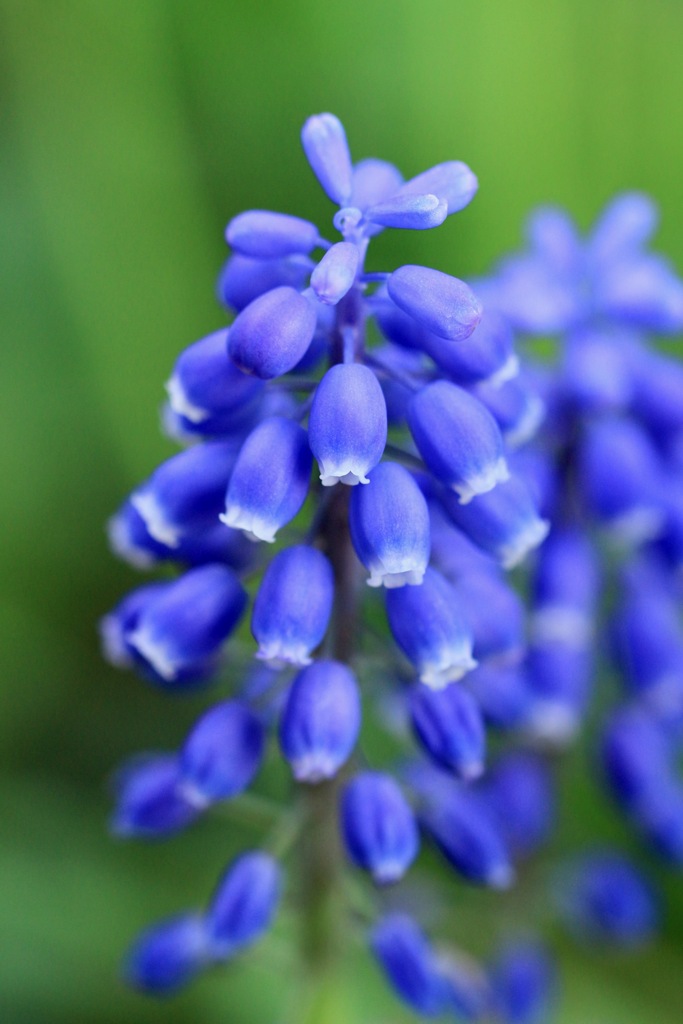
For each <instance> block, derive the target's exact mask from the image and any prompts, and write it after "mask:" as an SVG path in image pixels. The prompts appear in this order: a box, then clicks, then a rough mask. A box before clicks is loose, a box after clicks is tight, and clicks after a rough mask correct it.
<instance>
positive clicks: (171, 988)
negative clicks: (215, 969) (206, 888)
mask: <svg viewBox="0 0 683 1024" xmlns="http://www.w3.org/2000/svg"><path fill="white" fill-rule="evenodd" d="M209 961H210V957H209V951H208V948H207V941H206V930H205V927H204V921H203V919H202V917H201V916H200V915H199V914H179V915H177V916H176V917H171V918H169V919H168V920H166V921H161V922H159V924H155V925H153V926H152V927H151V928H148V929H147V930H146V931H144V932H143V933H142V934H141V935H139V936H138V938H137V939H136V940H135V942H134V943H133V945H132V946H131V947H130V949H129V950H128V952H127V954H126V957H125V960H124V963H123V977H124V980H125V981H126V982H127V983H128V984H129V985H131V986H132V987H133V988H136V989H139V990H140V991H142V992H147V993H149V994H151V995H169V994H171V993H173V992H177V991H178V989H180V988H182V987H183V985H186V984H187V983H188V982H189V981H191V980H192V979H193V978H194V977H195V976H196V975H197V974H199V972H200V971H201V970H202V969H203V968H204V967H206V966H208V963H209Z"/></svg>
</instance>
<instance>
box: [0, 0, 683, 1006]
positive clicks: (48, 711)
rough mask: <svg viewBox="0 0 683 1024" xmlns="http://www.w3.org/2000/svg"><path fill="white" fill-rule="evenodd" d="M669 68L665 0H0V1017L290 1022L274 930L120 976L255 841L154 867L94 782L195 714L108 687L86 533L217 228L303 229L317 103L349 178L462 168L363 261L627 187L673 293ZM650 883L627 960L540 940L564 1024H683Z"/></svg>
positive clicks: (601, 810) (102, 604)
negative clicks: (248, 947) (669, 270)
mask: <svg viewBox="0 0 683 1024" xmlns="http://www.w3.org/2000/svg"><path fill="white" fill-rule="evenodd" d="M682 44H683V5H682V4H681V3H680V2H679V0H514V2H513V0H509V2H508V0H486V2H482V0H422V2H420V3H418V2H416V0H394V2H392V3H388V2H387V3H384V2H378V0H362V2H361V0H347V2H346V3H343V4H342V3H339V4H325V3H321V2H319V0H318V2H313V0H290V2H289V3H275V2H272V0H261V3H259V4H256V3H246V2H242V3H240V2H238V0H193V2H180V0H82V2H80V0H0V76H1V81H2V91H3V99H2V104H1V108H0V118H1V120H2V132H1V133H0V148H1V159H0V189H1V190H2V191H1V194H0V219H1V221H2V224H3V227H4V232H3V233H4V238H5V241H4V244H3V247H2V262H3V266H2V272H1V273H0V296H1V299H2V302H1V308H2V310H3V334H4V341H3V344H2V348H1V350H0V363H1V370H0V411H2V414H3V416H4V418H5V426H6V429H5V435H4V439H3V441H2V443H1V444H0V460H1V461H0V479H1V480H2V492H3V496H2V502H1V506H2V511H1V513H0V514H1V515H2V517H3V522H2V529H1V530H0V552H1V554H0V558H1V563H0V564H1V572H0V602H1V604H2V615H1V623H2V624H1V627H0V628H1V630H2V646H1V649H2V651H3V657H2V688H1V691H0V692H1V694H2V697H1V699H2V713H1V714H0V733H1V735H0V746H1V755H0V756H1V757H2V767H3V771H2V779H1V783H0V786H1V788H0V801H1V806H2V810H1V811H0V837H1V838H0V1020H1V1021H2V1022H3V1024H20V1022H21V1024H23V1022H27V1024H28V1022H30V1024H43V1022H51V1024H52V1022H54V1024H61V1022H66V1021H68V1022H69V1024H81V1022H82V1024H85V1022H87V1024H114V1022H124V1021H125V1022H126V1024H131V1022H138V1021H139V1022H148V1021H161V1020H163V1021H167V1022H178V1024H180V1022H187V1024H189V1022H193V1024H197V1022H202V1024H211V1022H213V1021H230V1022H231V1024H238V1022H242V1021H244V1022H254V1024H259V1022H261V1021H263V1022H271V1024H272V1022H276V1024H277V1022H278V1021H280V1020H281V1019H283V1017H284V1011H283V1009H282V1008H283V1006H284V1005H285V999H289V1000H290V1001H291V1000H292V999H293V1000H294V1001H295V1000H296V993H295V991H293V990H292V991H290V988H291V986H288V983H287V978H288V976H289V975H288V968H287V967H286V965H287V963H288V960H287V957H288V955H289V953H288V949H287V947H288V945H290V935H289V932H288V931H287V928H286V926H285V927H284V930H281V932H280V934H279V935H278V934H276V936H275V937H274V938H273V939H272V940H269V942H268V943H266V944H265V946H264V947H263V950H262V951H261V952H258V953H255V954H254V955H253V956H249V957H248V958H245V961H244V962H243V963H240V964H239V965H237V966H235V967H234V968H232V969H230V970H229V971H227V972H225V973H219V974H216V975H215V976H212V977H210V978H207V979H206V980H203V981H201V982H200V983H199V984H198V985H197V986H196V987H194V988H193V989H192V990H191V991H190V992H189V993H188V994H187V995H184V996H182V997H181V998H179V999H177V1000H175V1001H173V1002H170V1003H164V1004H161V1005H157V1004H154V1003H150V1002H148V1001H146V1000H144V999H142V998H140V997H138V996H135V995H133V994H130V993H128V992H126V991H125V990H124V989H123V987H122V986H121V985H120V984H119V982H118V980H117V969H118V958H119V955H120V951H121V950H122V949H123V948H124V946H125V945H126V943H127V942H128V941H129V939H130V937H131V936H132V935H133V934H134V933H135V932H136V931H137V930H138V929H139V928H140V927H142V926H143V925H145V924H146V923H148V922H149V921H151V920H153V919H154V918H155V917H160V916H163V915H164V914H167V913H169V912H172V911H174V910H176V909H178V908H181V907H183V906H191V905H193V904H197V903H200V902H201V901H202V900H203V899H204V898H205V896H206V894H208V892H209V891H210V889H211V886H212V885H213V882H214V879H215V877H216V875H217V873H218V871H219V870H220V868H221V867H222V865H223V863H224V862H225V861H226V859H227V858H228V856H230V855H231V853H232V852H233V851H234V850H235V849H237V848H238V847H239V846H240V845H241V844H243V843H244V842H255V841H256V840H257V836H258V833H257V832H255V831H253V830H252V831H243V832H242V831H239V830H235V829H230V828H229V827H228V826H227V825H226V823H225V822H219V821H215V822H210V823H206V824H205V825H203V826H202V827H200V828H197V829H195V830H193V831H191V832H190V833H188V834H187V835H185V836H182V837H180V838H179V839H177V840H175V841H173V842H172V843H170V844H167V845H162V846H149V847H133V846H127V845H122V844H120V843H115V842H113V841H112V840H111V839H110V838H109V837H108V835H107V832H106V817H107V813H108V809H109V798H108V795H107V792H106V787H105V779H106V777H107V775H108V773H109V772H110V771H111V769H112V767H113V766H114V765H115V764H116V763H117V762H118V761H120V760H121V759H122V758H123V757H124V756H126V755H127V754H129V753H131V752H133V751H136V750H139V749H144V748H155V747H156V748H158V747H167V746H172V745H174V744H176V743H177V742H178V740H179V738H180V736H182V734H183V731H184V729H185V728H186V726H187V725H188V723H189V722H190V721H191V719H192V716H193V715H194V714H195V713H196V710H197V708H198V707H199V706H201V700H199V699H193V700H191V701H189V702H183V701H168V700H165V699H164V698H163V697H161V696H159V695H158V694H156V693H152V692H150V691H149V690H147V689H146V688H145V687H144V686H143V685H142V684H140V683H139V682H138V681H136V680H135V679H133V678H132V677H129V676H127V675H123V674H119V673H116V672H114V671H113V670H110V669H108V668H107V667H106V666H104V665H103V664H102V663H101V661H100V658H99V654H98V650H97V642H96V633H95V623H96V620H97V618H98V617H99V616H100V615H101V614H102V613H103V612H104V611H106V610H107V609H108V607H110V606H111V605H112V604H113V603H114V602H115V601H116V600H117V598H118V596H119V595H120V594H121V593H122V592H123V591H124V589H125V588H127V587H130V586H131V585H132V584H133V582H134V579H133V574H132V572H131V571H129V570H127V569H126V568H125V567H122V566H120V565H117V564H116V563H115V561H114V560H113V558H112V557H111V556H110V555H109V553H108V550H107V547H106V543H105V538H104V530H103V524H104V521H105V520H106V518H107V516H108V515H109V514H110V513H111V511H112V510H113V509H114V508H115V507H116V506H117V505H118V503H119V502H120V500H121V499H122V498H123V497H124V496H125V494H126V493H127V491H129V490H130V489H131V488H132V487H133V486H134V484H135V483H136V482H138V481H139V480H140V479H141V478H142V477H143V476H144V475H146V474H147V473H148V472H149V471H150V470H151V469H152V468H153V467H154V465H155V464H156V463H157V462H159V461H160V459H161V458H163V457H165V456H166V455H168V454H170V452H171V447H170V445H169V443H168V442H167V441H165V440H164V439H163V438H162V437H161V435H160V432H159V430H158V414H157V409H158V406H159V403H160V400H161V397H162V382H163V381H164V380H165V379H166V377H167V375H168V372H169V370H170V367H171V365H172V362H173V359H174V357H175V355H176V354H177V352H178V351H179V350H180V349H181V348H182V347H184V346H185V345H187V344H188V343H189V342H191V341H193V340H195V339H196V338H198V337H200V336H201V335H203V334H205V333H207V332H208V331H210V330H212V329H213V328H215V327H217V326H220V325H221V324H222V322H223V317H222V314H221V312H220V310H219V309H218V307H217V305H216V302H215V300H214V297H213V286H214V280H215V275H216V273H217V270H218V268H219V266H220V264H221V261H222V259H223V257H224V254H225V252H224V244H223V241H222V231H223V227H224V224H225V222H226V221H227V220H228V219H229V218H230V217H231V216H232V215H233V214H235V213H236V212H238V211H240V210H241V209H243V208H247V207H266V208H268V207H271V208H273V209H280V210H284V211H287V212H292V213H298V214H300V215H302V216H305V217H310V218H311V219H317V220H318V222H319V223H321V224H322V225H324V224H326V223H328V218H329V217H330V214H331V212H332V210H331V207H330V205H329V204H328V203H327V201H326V199H325V197H324V196H323V195H322V193H321V191H320V190H319V188H318V187H317V185H316V184H315V182H314V180H313V177H312V175H311V173H310V171H309V169H308V167H307V166H306V164H305V161H304V159H303V156H302V153H301V151H300V147H299V143H298V132H299V128H300V125H301V123H302V122H303V120H304V118H305V117H306V116H307V115H308V114H310V113H313V112H318V111H323V110H332V111H334V112H335V113H337V114H338V115H339V116H340V117H341V118H342V120H343V121H344V122H345V124H346V127H347V132H348V135H349V140H350V143H351V146H352V149H353V153H354V155H355V157H356V158H360V157H363V156H367V155H376V156H381V157H384V158H387V159H390V160H393V161H394V162H396V163H397V164H398V165H399V166H400V167H401V169H402V170H403V171H404V173H405V174H406V175H412V174H415V173H417V172H418V171H420V170H423V169H424V168H426V167H428V166H430V165H431V164H433V163H436V162H438V161H441V160H445V159H451V158H458V159H463V160H465V161H466V162H468V163H469V164H470V165H471V166H472V167H473V169H474V170H475V171H476V173H477V174H478V175H479V179H480V186H481V187H480V193H479V195H478V197H477V198H476V200H475V202H474V203H473V204H472V206H471V207H470V208H469V209H468V210H466V211H465V212H464V213H462V214H460V215H458V216H457V217H455V218H453V219H452V220H449V221H448V223H447V225H446V226H444V227H443V228H442V229H441V230H440V231H438V232H426V233H424V234H410V233H407V232H406V233H400V232H394V233H389V234H388V235H387V236H386V237H384V236H383V237H382V238H381V239H380V240H379V241H378V242H377V243H376V245H375V246H374V249H375V250H376V251H375V256H374V259H375V262H376V265H377V266H382V265H383V266H391V265H394V264H395V263H396V262H400V261H406V260H409V261H410V262H416V263H420V262H424V263H429V264H432V265H435V266H439V267H441V268H442V269H445V270H450V271H453V272H455V273H459V274H461V275H466V274H475V273H480V272H482V271H484V270H485V269H486V268H487V267H488V266H489V264H490V262H491V261H492V260H493V259H494V258H495V257H496V256H498V255H499V254H501V253H502V252H503V251H505V250H507V249H510V248H512V247H514V246H515V245H516V244H518V242H519V238H520V227H521V222H522V219H523V217H524V215H525V213H526V212H527V211H528V210H529V208H530V207H531V206H532V205H534V204H535V203H538V202H540V201H548V200H554V201H558V202H561V203H563V204H566V205H567V206H568V207H569V208H570V209H571V210H572V211H573V212H574V213H575V214H576V216H577V217H578V219H579V221H580V223H581V224H582V225H584V226H585V225H587V224H588V223H589V222H590V220H591V218H592V217H593V216H594V215H595V213H596V211H597V210H598V209H599V207H600V206H601V204H602V203H603V202H604V201H605V200H606V199H607V198H608V197H609V196H611V195H612V194H613V193H614V192H615V191H616V190H619V189H622V188H631V187H637V188H642V189H645V190H647V191H649V192H651V193H652V194H653V195H655V196H656V197H657V199H658V200H659V201H660V203H661V206H662V211H663V216H664V221H663V227H662V230H661V232H660V235H659V239H658V241H659V245H660V247H661V248H662V249H663V251H665V252H666V253H667V254H668V255H670V256H671V257H672V258H673V259H674V260H675V261H676V263H677V265H678V266H679V268H681V269H683V199H682V197H681V185H680V181H681V167H682V165H683V119H682V118H681V109H680V101H681V96H682V95H683V62H682V61H681V56H680V55H681V46H682ZM392 234H393V237H389V235H392ZM589 775H590V767H589V762H588V759H587V755H584V754H581V753H578V754H576V755H575V756H574V757H573V758H572V759H571V760H570V763H569V764H568V766H567V768H566V769H565V776H564V782H563V788H564V798H565V799H564V810H563V813H562V820H561V822H560V831H559V838H558V840H557V843H556V846H557V849H559V850H562V849H564V848H565V847H566V846H567V845H568V844H570V843H571V842H573V841H574V840H577V839H586V838H588V837H593V836H603V837H604V836H607V835H615V836H619V837H620V838H621V837H626V832H625V830H623V829H622V827H621V825H620V824H619V822H618V820H617V818H616V815H614V814H613V812H612V811H611V809H610V808H609V807H608V806H607V805H606V804H605V803H603V802H602V801H601V800H600V799H599V798H596V797H595V796H593V795H592V794H591V789H590V786H589V779H588V777H589ZM650 867H651V870H652V871H653V873H654V874H655V875H657V874H658V875H659V877H660V879H661V881H662V883H663V885H664V887H665V889H666V891H667V893H668V897H669V909H668V912H667V916H666V922H665V929H664V935H663V937H662V939H661V941H660V942H659V944H658V945H657V947H656V948H655V949H653V950H651V951H649V952H647V953H646V954H644V955H643V956H642V957H631V956H625V955H621V956H615V955H606V954H605V955H601V954H599V953H596V952H595V951H589V952H586V951H582V950H579V949H576V948H575V947H572V946H571V945H570V944H568V943H567V944H565V945H564V947H563V951H562V956H563V963H564V966H565V970H566V974H565V978H566V984H565V995H564V999H563V1003H562V1012H561V1014H560V1017H559V1019H560V1021H561V1022H563V1024H569V1022H572V1024H574V1022H575V1024H579V1022H581V1024H626V1022H629V1024H641V1022H650V1021H652V1022H656V1024H673V1022H680V1019H681V1007H682V1005H683V1004H682V1001H681V996H680V980H681V968H682V967H683V959H682V957H681V951H682V949H683V892H682V888H683V887H682V886H681V883H680V880H678V879H676V878H675V877H674V876H673V875H669V873H668V872H666V871H664V870H662V869H661V868H659V867H658V866H657V865H656V864H654V863H653V864H651V865H650ZM449 891H451V892H452V893H453V911H452V913H453V929H454V935H457V937H458V938H462V939H463V940H464V941H466V940H467V938H468V935H469V937H470V938H471V940H472V941H471V943H470V944H471V946H472V947H473V948H478V947H482V946H485V945H486V939H487V934H485V932H486V928H487V927H488V925H486V924H485V922H486V920H488V919H487V918H483V917H482V918H479V916H478V912H477V909H476V905H475V904H472V909H468V907H469V906H470V904H471V900H470V898H469V897H465V896H461V893H462V892H463V891H464V890H461V889H460V888H459V887H457V886H455V885H454V886H452V888H451V889H450V890H449ZM487 906H488V907H489V909H490V906H491V905H490V901H489V902H488V904H487ZM461 907H462V915H461ZM507 913H508V914H509V913H510V908H508V911H507ZM463 915H464V916H463ZM463 921H464V922H465V923H466V928H465V934H463ZM458 928H459V929H460V931H458ZM482 931H483V932H484V934H482ZM280 957H283V958H284V959H283V960H282V964H283V965H285V966H281V961H280V959H279V958H280ZM358 971H361V972H362V976H361V977H362V984H361V983H359V981H358V978H359V975H358V973H357V972H358ZM348 976H349V978H353V986H352V987H353V992H354V998H355V1001H356V1003H357V1004H358V1005H363V1004H366V1006H367V1015H368V1016H367V1018H364V1019H367V1020H368V1021H369V1022H370V1024H372V1022H373V1021H375V1022H379V1021H385V1022H389V1021H401V1020H408V1019H410V1018H409V1016H408V1015H405V1014H403V1013H402V1011H401V1009H400V1008H399V1007H398V1004H397V1003H396V1002H395V1001H394V1000H393V999H392V998H391V996H390V995H389V994H388V993H386V992H385V990H384V988H383V986H382V984H381V982H380V980H379V979H378V977H377V975H376V973H375V971H374V969H373V968H372V967H371V966H369V965H368V964H367V963H366V961H365V959H364V958H361V957H357V958H356V960H355V961H354V960H353V959H352V961H351V963H350V965H349V967H348ZM350 987H351V986H350ZM288 1012H289V1019H290V1020H292V1021H294V1020H296V1003H295V1002H294V1009H292V1005H291V1002H290V1004H288ZM345 1019H347V1020H350V1019H351V1017H348V1018H345Z"/></svg>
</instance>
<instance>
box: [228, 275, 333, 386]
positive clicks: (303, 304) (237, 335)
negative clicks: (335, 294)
mask: <svg viewBox="0 0 683 1024" xmlns="http://www.w3.org/2000/svg"><path fill="white" fill-rule="evenodd" d="M315 328H316V314H315V309H314V308H313V304H312V303H311V302H309V300H308V299H307V298H306V297H305V296H304V295H300V294H299V292H297V291H295V289H294V288H290V287H288V286H286V285H283V286H281V287H280V288H273V289H272V290H271V291H269V292H266V293H265V295H260V296H259V297H258V298H257V299H254V301H253V302H251V303H250V304H249V305H248V306H247V307H246V309H243V310H242V312H241V313H239V314H238V316H237V318H236V320H235V322H234V323H233V325H232V327H231V328H230V330H229V332H228V355H229V356H230V358H231V359H232V361H233V362H234V363H235V365H236V366H238V367H239V368H240V370H243V371H244V373H252V374H254V376H255V377H261V378H262V379H263V380H269V379H270V378H272V377H279V376H280V375H281V374H283V373H287V372H288V371H289V370H291V369H293V368H294V367H295V366H296V364H297V363H298V362H299V360H300V359H301V358H302V356H303V355H304V353H305V352H306V349H307V348H308V346H309V345H310V343H311V341H312V339H313V335H314V334H315Z"/></svg>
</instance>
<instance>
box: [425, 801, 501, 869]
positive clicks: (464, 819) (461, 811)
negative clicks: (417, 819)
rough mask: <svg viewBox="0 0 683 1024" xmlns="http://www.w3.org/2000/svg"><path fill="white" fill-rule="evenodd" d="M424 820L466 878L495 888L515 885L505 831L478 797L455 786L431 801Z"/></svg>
mask: <svg viewBox="0 0 683 1024" xmlns="http://www.w3.org/2000/svg"><path fill="white" fill-rule="evenodd" d="M421 820H422V822H423V824H424V826H425V828H426V830H427V832H428V833H429V835H430V836H431V837H432V839H433V840H434V842H435V843H436V845H437V846H438V847H439V849H440V850H441V852H442V853H443V855H444V856H445V857H446V859H447V860H448V861H449V862H450V863H451V864H452V865H453V867H454V868H455V869H456V871H458V872H459V873H460V874H461V875H462V876H463V877H464V878H467V879H468V880H469V881H471V882H475V883H477V884H479V885H486V886H490V887H491V888H492V889H507V888H509V886H510V885H511V884H512V882H513V880H514V869H513V867H512V863H511V861H510V854H509V851H508V848H507V844H506V842H505V839H504V837H503V834H502V830H501V828H500V825H499V824H498V822H497V820H496V818H495V816H494V815H493V814H492V813H491V811H490V809H489V807H488V806H487V805H486V803H485V801H484V800H483V799H482V798H481V796H480V795H479V794H477V793H475V792H474V791H472V790H470V789H459V788H456V787H453V788H452V790H451V791H450V792H449V793H448V794H447V795H445V794H444V795H443V797H442V798H441V799H439V798H437V799H435V800H433V801H432V802H431V806H429V807H428V808H427V809H426V810H425V812H424V814H423V815H422V818H421Z"/></svg>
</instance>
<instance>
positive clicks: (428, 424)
mask: <svg viewBox="0 0 683 1024" xmlns="http://www.w3.org/2000/svg"><path fill="white" fill-rule="evenodd" d="M408 423H409V425H410V432H411V433H412V435H413V438H414V440H415V444H416V445H417V447H418V449H419V451H420V454H421V455H422V458H423V459H424V460H425V463H426V464H427V467H428V468H429V469H430V470H431V472H432V473H433V474H434V476H436V477H437V479H439V480H440V481H441V482H442V483H444V484H446V486H448V487H450V488H451V489H452V490H454V491H455V492H456V494H457V495H458V497H459V500H460V501H461V502H462V503H463V504H467V502H469V501H471V500H472V498H474V497H475V495H477V494H484V493H485V492H486V491H490V490H492V489H493V488H494V487H495V486H496V484H498V483H500V482H501V481H504V480H507V478H508V476H509V473H508V468H507V463H506V462H505V453H504V450H503V439H502V437H501V434H500V431H499V429H498V426H497V425H496V421H495V420H494V418H493V416H492V415H491V414H490V412H488V410H487V409H486V408H485V407H484V406H483V405H482V404H481V402H479V401H477V399H476V398H474V397H473V396H472V395H470V394H468V392H467V391H464V390H463V389H462V388H459V387H457V386H456V385H455V384H450V383H449V382H448V381H443V380H442V381H436V382H435V383H433V384H428V385H427V387H425V388H422V389H421V390H420V391H418V392H417V394H416V395H415V396H414V398H413V400H412V402H411V403H410V406H409V407H408Z"/></svg>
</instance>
